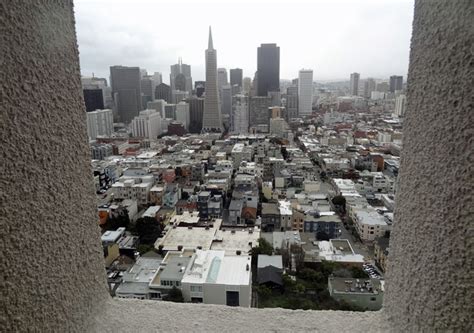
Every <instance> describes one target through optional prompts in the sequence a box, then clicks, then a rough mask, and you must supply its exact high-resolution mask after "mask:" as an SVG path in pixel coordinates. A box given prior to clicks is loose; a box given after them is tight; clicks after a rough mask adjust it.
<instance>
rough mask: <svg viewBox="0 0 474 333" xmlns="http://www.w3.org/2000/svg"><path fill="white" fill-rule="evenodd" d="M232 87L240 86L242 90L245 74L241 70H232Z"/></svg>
mask: <svg viewBox="0 0 474 333" xmlns="http://www.w3.org/2000/svg"><path fill="white" fill-rule="evenodd" d="M229 72H230V85H231V86H233V85H234V84H236V85H238V86H239V87H241V88H242V76H243V72H242V69H241V68H232V69H231V70H230V71H229Z"/></svg>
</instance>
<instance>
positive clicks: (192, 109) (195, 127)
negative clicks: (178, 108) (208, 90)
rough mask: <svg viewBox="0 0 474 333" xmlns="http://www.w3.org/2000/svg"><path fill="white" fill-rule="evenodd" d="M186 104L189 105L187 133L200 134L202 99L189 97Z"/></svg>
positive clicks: (202, 111) (202, 109) (202, 110)
mask: <svg viewBox="0 0 474 333" xmlns="http://www.w3.org/2000/svg"><path fill="white" fill-rule="evenodd" d="M186 102H187V103H188V104H189V121H190V123H189V132H191V133H201V130H202V117H203V113H204V98H200V97H190V98H187V99H186Z"/></svg>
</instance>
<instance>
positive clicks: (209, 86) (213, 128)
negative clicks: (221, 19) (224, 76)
mask: <svg viewBox="0 0 474 333" xmlns="http://www.w3.org/2000/svg"><path fill="white" fill-rule="evenodd" d="M202 131H203V132H214V133H221V132H222V115H221V105H220V103H219V91H218V89H217V51H216V50H215V49H214V45H213V43H212V32H211V27H209V44H208V47H207V50H206V95H205V100H204V115H203V121H202Z"/></svg>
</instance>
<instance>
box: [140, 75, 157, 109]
mask: <svg viewBox="0 0 474 333" xmlns="http://www.w3.org/2000/svg"><path fill="white" fill-rule="evenodd" d="M140 84H141V87H142V105H143V106H145V105H146V103H148V102H151V101H152V100H154V99H155V91H154V90H155V81H154V80H153V77H152V76H151V75H146V76H143V77H142V79H141V82H140Z"/></svg>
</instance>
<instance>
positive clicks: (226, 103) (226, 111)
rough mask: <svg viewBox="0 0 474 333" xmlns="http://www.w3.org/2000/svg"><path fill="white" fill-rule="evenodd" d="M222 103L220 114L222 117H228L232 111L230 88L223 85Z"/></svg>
mask: <svg viewBox="0 0 474 333" xmlns="http://www.w3.org/2000/svg"><path fill="white" fill-rule="evenodd" d="M221 98H222V102H221V113H222V115H230V113H231V111H232V87H231V86H230V85H225V86H223V87H222V96H221Z"/></svg>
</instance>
